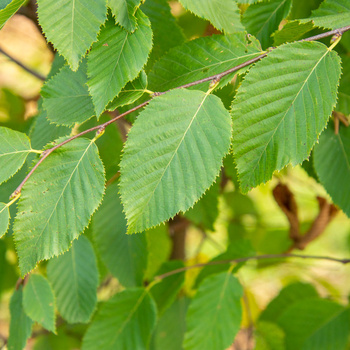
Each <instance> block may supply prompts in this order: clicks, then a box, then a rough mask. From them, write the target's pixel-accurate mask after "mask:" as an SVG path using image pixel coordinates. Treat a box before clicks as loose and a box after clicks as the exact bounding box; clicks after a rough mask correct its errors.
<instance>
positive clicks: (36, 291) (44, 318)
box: [23, 274, 56, 333]
mask: <svg viewBox="0 0 350 350" xmlns="http://www.w3.org/2000/svg"><path fill="white" fill-rule="evenodd" d="M23 308H24V311H25V312H26V314H27V315H28V316H29V317H30V318H31V319H32V320H33V321H35V322H38V323H40V324H41V325H42V326H43V327H44V328H46V329H47V330H49V331H51V332H54V333H55V332H56V325H55V297H54V295H53V291H52V289H51V286H50V284H49V282H48V281H47V279H46V278H45V277H43V276H41V275H36V274H32V275H30V277H29V280H28V282H27V284H26V285H25V286H24V288H23Z"/></svg>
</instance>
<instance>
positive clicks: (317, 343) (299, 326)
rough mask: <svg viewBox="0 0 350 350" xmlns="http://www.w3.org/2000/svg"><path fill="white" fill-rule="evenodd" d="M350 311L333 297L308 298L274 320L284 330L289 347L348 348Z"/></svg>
mask: <svg viewBox="0 0 350 350" xmlns="http://www.w3.org/2000/svg"><path fill="white" fill-rule="evenodd" d="M349 320H350V312H349V309H348V308H345V307H344V306H342V305H340V304H337V303H335V302H333V301H331V300H327V299H320V298H308V299H303V300H298V301H297V302H296V303H294V304H292V305H291V306H290V307H287V309H285V311H284V312H283V313H282V315H281V316H280V317H279V318H278V319H275V320H274V321H275V322H276V323H277V325H279V326H280V327H281V328H282V329H283V330H284V332H285V334H286V338H285V345H286V349H287V350H295V349H302V350H311V349H317V350H328V349H337V350H346V349H348V346H347V345H348V340H349Z"/></svg>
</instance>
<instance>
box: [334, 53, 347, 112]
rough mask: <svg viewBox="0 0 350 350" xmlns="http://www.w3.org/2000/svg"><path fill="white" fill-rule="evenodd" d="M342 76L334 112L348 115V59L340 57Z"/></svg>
mask: <svg viewBox="0 0 350 350" xmlns="http://www.w3.org/2000/svg"><path fill="white" fill-rule="evenodd" d="M341 60H342V68H343V70H342V76H341V79H340V84H339V93H338V104H337V106H336V110H337V111H339V112H341V113H343V114H345V115H349V114H350V57H348V56H342V57H341Z"/></svg>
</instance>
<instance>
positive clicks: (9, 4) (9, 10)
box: [0, 0, 25, 29]
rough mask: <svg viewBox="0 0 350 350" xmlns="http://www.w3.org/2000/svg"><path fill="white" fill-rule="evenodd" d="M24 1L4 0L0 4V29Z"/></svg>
mask: <svg viewBox="0 0 350 350" xmlns="http://www.w3.org/2000/svg"><path fill="white" fill-rule="evenodd" d="M24 2H25V0H12V1H9V0H6V1H5V3H4V4H1V5H0V29H1V28H2V27H3V26H4V25H5V23H6V22H7V20H9V19H10V18H11V17H12V16H13V15H14V14H15V13H16V12H17V11H18V9H19V8H20V7H21V6H22V5H23V4H24Z"/></svg>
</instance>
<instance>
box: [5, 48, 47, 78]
mask: <svg viewBox="0 0 350 350" xmlns="http://www.w3.org/2000/svg"><path fill="white" fill-rule="evenodd" d="M0 53H2V54H3V55H4V56H6V57H7V58H9V59H10V61H12V62H14V63H16V64H17V66H19V67H21V68H22V69H24V70H25V71H27V72H28V73H30V74H31V75H33V76H34V77H36V78H38V79H40V80H42V81H44V80H45V79H46V78H45V77H44V76H43V75H41V74H40V73H38V72H36V71H34V70H32V69H31V68H29V67H27V66H25V65H24V64H23V63H22V62H20V61H18V60H17V59H16V58H14V57H13V56H11V55H10V54H8V53H7V52H6V51H4V50H3V49H2V48H0Z"/></svg>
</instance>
